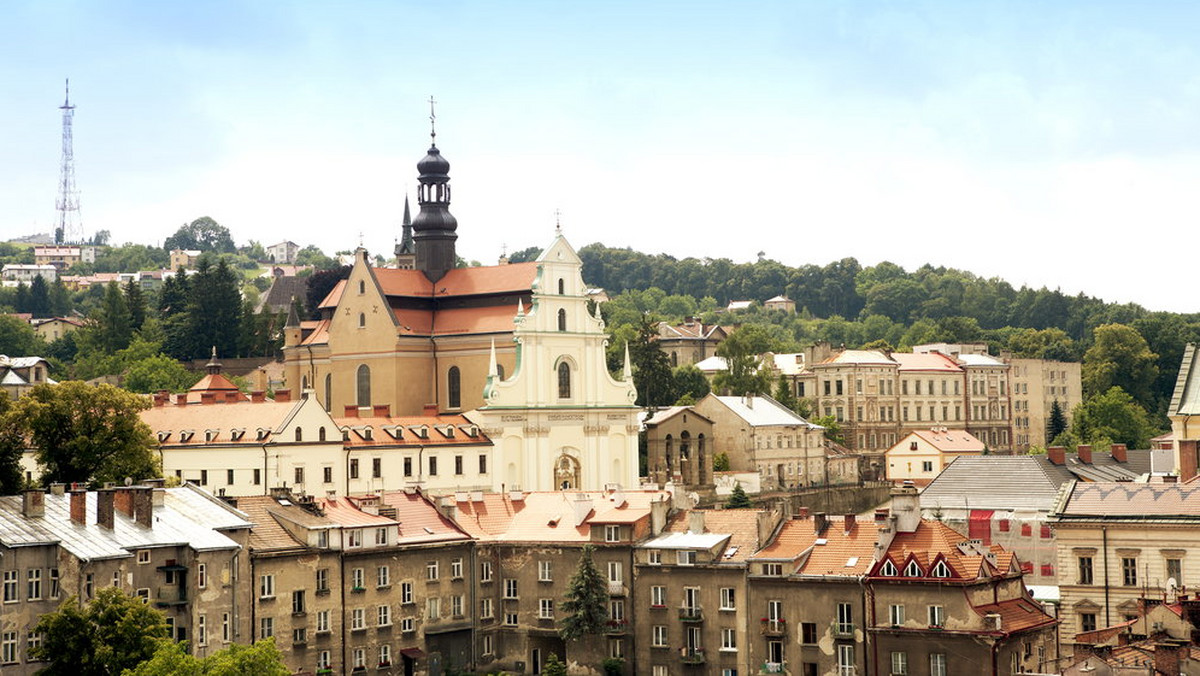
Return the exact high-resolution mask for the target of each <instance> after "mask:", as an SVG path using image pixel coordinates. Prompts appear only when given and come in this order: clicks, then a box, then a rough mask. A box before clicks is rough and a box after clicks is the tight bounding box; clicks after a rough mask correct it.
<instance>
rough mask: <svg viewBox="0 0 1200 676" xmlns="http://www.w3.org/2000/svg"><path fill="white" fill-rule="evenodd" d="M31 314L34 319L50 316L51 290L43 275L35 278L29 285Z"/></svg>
mask: <svg viewBox="0 0 1200 676" xmlns="http://www.w3.org/2000/svg"><path fill="white" fill-rule="evenodd" d="M29 312H30V314H32V315H33V318H34V319H44V318H46V317H49V316H50V288H49V287H48V286H47V285H46V279H45V278H44V277H42V276H41V275H38V276H36V277H34V278H33V281H31V282H30V283H29Z"/></svg>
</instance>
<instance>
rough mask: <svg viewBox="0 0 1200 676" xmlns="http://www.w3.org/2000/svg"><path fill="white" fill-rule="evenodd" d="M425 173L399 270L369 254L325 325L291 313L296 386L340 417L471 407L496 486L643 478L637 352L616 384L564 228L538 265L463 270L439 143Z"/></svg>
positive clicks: (566, 485)
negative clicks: (381, 409)
mask: <svg viewBox="0 0 1200 676" xmlns="http://www.w3.org/2000/svg"><path fill="white" fill-rule="evenodd" d="M435 141H436V138H435ZM417 171H418V174H419V176H418V181H419V187H418V192H417V203H418V205H419V207H420V208H419V212H418V213H417V216H416V218H414V219H412V220H411V223H410V222H409V219H408V210H407V204H406V209H405V222H404V233H403V237H402V240H401V242H400V244H399V245H397V247H396V253H397V263H396V267H395V268H377V267H372V265H371V263H370V257H369V256H368V254H367V252H366V251H365V250H363V249H361V248H360V249H359V250H358V251H356V252H355V257H354V265H353V267H352V269H351V271H350V274H349V277H348V278H347V279H345V280H343V281H341V282H339V283H338V285H337V286H336V287H334V289H333V290H332V291H331V292H330V293H329V295H328V296H327V297H326V298H325V299H324V300H323V301H322V302H321V303H320V306H319V308H320V318H319V319H317V320H314V321H299V319H298V317H296V316H295V314H294V313H293V315H292V316H290V317H289V320H288V324H287V327H286V328H285V331H284V334H285V335H284V349H283V353H284V365H285V371H284V373H285V377H286V380H287V383H288V384H289V386H290V387H297V386H298V387H299V388H300V390H301V391H302V392H303V393H304V396H308V397H313V398H316V399H317V401H319V402H320V403H321V405H322V406H323V407H324V408H325V410H327V411H329V412H330V413H331V414H332V415H334V416H338V417H341V416H342V414H343V412H345V413H346V414H347V415H350V414H353V413H356V412H357V411H359V410H364V411H366V410H371V409H372V407H373V406H378V405H387V406H388V407H389V408H390V410H392V411H394V412H395V413H396V415H422V414H426V415H431V414H441V415H465V416H466V417H467V418H468V419H470V420H471V421H472V422H473V423H475V424H476V425H478V426H479V427H480V428H481V430H482V431H483V432H484V433H485V434H487V435H488V436H489V437H490V438H491V440H492V441H493V444H494V446H493V447H492V450H491V453H492V457H491V458H490V462H488V463H487V464H486V467H481V469H483V470H484V471H485V473H486V475H487V476H486V477H483V478H486V479H490V482H491V485H492V488H493V490H496V491H502V490H534V491H537V490H568V489H583V490H598V489H602V488H604V487H605V486H611V485H620V486H624V487H634V486H636V485H637V483H638V454H637V412H638V408H637V407H636V406H635V405H634V400H635V398H636V391H635V389H634V385H633V378H632V373H631V369H630V366H629V360H628V358H626V361H625V366H624V369H623V373H622V374H621V377H620V379H617V378H614V377H613V376H612V375H611V374H610V373H609V372H608V369H607V366H606V363H605V346H606V344H607V342H608V335H607V333H606V332H605V330H604V321H603V320H602V319H601V318H600V313H599V310H598V309H596V310H595V311H594V312H593V311H589V308H588V297H587V287H586V286H585V285H584V283H583V276H582V267H583V264H582V262H581V261H580V259H579V256H578V255H577V254H576V252H575V250H574V249H573V248H572V247H571V245H570V244H569V243H568V242H567V240H566V238H564V237H563V236H562V232H561V229H558V228H556V232H555V237H554V241H553V242H551V243H550V245H549V246H548V247H546V249H545V250H544V251H543V253H542V254H541V256H540V257H539V258H538V259H537V260H536V261H534V262H530V263H514V264H504V261H503V260H502V264H501V265H496V266H487V267H473V268H460V267H456V261H457V255H456V252H455V242H456V241H457V239H458V233H457V230H458V223H457V221H456V219H455V218H454V216H453V215H451V213H450V208H449V207H450V176H449V172H450V163H449V162H448V161H447V160H446V159H445V158H444V157H443V156H442V154H441V151H440V150H439V149H438V147H437V145H436V142H435V143H434V144H432V145H431V147H430V148H429V151H428V153H427V154H426V156H425V157H424V158H423V159H422V160H421V161H420V162H419V163H417ZM481 465H483V463H481ZM385 481H386V477H385ZM396 487H397V488H399V487H400V486H396Z"/></svg>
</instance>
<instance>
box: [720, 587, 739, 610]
mask: <svg viewBox="0 0 1200 676" xmlns="http://www.w3.org/2000/svg"><path fill="white" fill-rule="evenodd" d="M734 591H735V590H734V588H733V587H721V610H736V609H737V603H736V601H737V598H736V597H735V595H734Z"/></svg>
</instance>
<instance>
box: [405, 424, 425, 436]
mask: <svg viewBox="0 0 1200 676" xmlns="http://www.w3.org/2000/svg"><path fill="white" fill-rule="evenodd" d="M408 429H409V430H411V431H412V433H413V434H415V435H417V438H418V439H428V438H429V426H428V425H418V426H416V427H410V428H408Z"/></svg>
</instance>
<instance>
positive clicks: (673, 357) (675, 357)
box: [671, 351, 679, 367]
mask: <svg viewBox="0 0 1200 676" xmlns="http://www.w3.org/2000/svg"><path fill="white" fill-rule="evenodd" d="M671 366H672V367H675V366H679V355H678V354H676V353H675V352H674V351H672V352H671Z"/></svg>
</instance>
